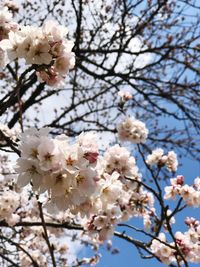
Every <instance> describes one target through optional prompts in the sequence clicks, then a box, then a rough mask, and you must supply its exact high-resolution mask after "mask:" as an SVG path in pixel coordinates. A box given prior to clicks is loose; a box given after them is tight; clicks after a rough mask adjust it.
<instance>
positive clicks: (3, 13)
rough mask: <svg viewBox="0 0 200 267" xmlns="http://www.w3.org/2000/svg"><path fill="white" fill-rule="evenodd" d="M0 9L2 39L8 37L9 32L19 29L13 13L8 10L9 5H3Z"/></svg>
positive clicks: (0, 35)
mask: <svg viewBox="0 0 200 267" xmlns="http://www.w3.org/2000/svg"><path fill="white" fill-rule="evenodd" d="M0 8H1V10H0V41H1V40H3V39H7V38H8V35H9V32H11V31H13V32H15V31H17V30H18V28H19V27H18V24H17V23H15V22H13V15H12V13H11V12H10V11H9V10H8V7H6V6H4V7H1V6H0Z"/></svg>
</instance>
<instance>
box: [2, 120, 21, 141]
mask: <svg viewBox="0 0 200 267" xmlns="http://www.w3.org/2000/svg"><path fill="white" fill-rule="evenodd" d="M1 132H2V133H3V134H4V135H5V136H6V137H8V138H10V139H11V140H12V141H16V140H17V137H18V134H19V132H18V131H17V130H14V129H9V128H8V126H7V125H5V124H2V123H0V144H3V145H4V144H5V140H4V138H3V137H2V136H1Z"/></svg>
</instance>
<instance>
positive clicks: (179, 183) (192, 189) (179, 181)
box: [164, 175, 200, 208]
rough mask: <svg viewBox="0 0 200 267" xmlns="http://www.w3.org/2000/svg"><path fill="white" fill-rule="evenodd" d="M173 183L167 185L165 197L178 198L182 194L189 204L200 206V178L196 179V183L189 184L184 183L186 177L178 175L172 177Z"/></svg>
mask: <svg viewBox="0 0 200 267" xmlns="http://www.w3.org/2000/svg"><path fill="white" fill-rule="evenodd" d="M170 182H171V185H170V186H166V187H165V195H164V198H165V199H176V197H177V196H178V195H180V196H181V197H182V198H183V200H184V201H185V203H186V204H187V205H188V206H193V207H195V208H198V207H199V206H200V178H199V177H197V178H195V180H194V184H193V185H192V186H189V185H188V184H184V177H183V176H182V175H178V176H177V177H176V178H173V179H170Z"/></svg>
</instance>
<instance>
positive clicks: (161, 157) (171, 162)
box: [146, 148, 178, 172]
mask: <svg viewBox="0 0 200 267" xmlns="http://www.w3.org/2000/svg"><path fill="white" fill-rule="evenodd" d="M146 163H147V164H148V165H157V166H159V167H163V166H166V167H167V169H168V171H170V172H175V171H176V170H177V166H178V160H177V156H176V154H175V153H174V151H169V152H168V153H167V154H164V150H163V149H162V148H157V149H155V150H153V151H152V154H150V155H148V156H147V159H146Z"/></svg>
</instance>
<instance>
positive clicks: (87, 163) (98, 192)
mask: <svg viewBox="0 0 200 267" xmlns="http://www.w3.org/2000/svg"><path fill="white" fill-rule="evenodd" d="M48 132H49V129H47V128H44V129H41V130H39V131H37V130H35V129H30V130H27V131H25V132H24V133H23V134H22V135H21V145H20V150H21V158H19V159H18V160H17V167H16V170H17V172H18V173H19V176H18V181H17V184H18V186H20V187H24V186H26V185H27V184H28V183H30V182H31V184H32V187H33V190H34V191H36V192H37V193H39V194H42V193H43V192H47V193H48V199H49V201H48V202H47V203H46V205H45V206H46V208H47V209H48V211H49V212H55V211H60V210H69V211H70V212H71V213H72V214H74V215H79V216H81V217H82V218H85V219H86V221H85V229H86V230H87V231H88V232H89V233H90V234H91V235H92V236H93V234H94V235H98V238H99V240H105V239H107V238H108V237H109V236H111V235H112V234H113V232H114V227H115V226H116V225H117V223H119V222H121V221H123V220H127V219H129V218H130V217H133V216H137V217H138V216H140V217H144V216H145V215H146V214H147V213H149V210H151V209H152V210H153V204H154V199H153V195H152V194H151V193H150V192H147V191H145V190H144V189H143V187H142V186H141V185H140V181H141V174H140V173H139V171H138V168H137V166H136V162H135V158H134V157H132V156H131V155H130V152H129V151H128V150H127V149H126V148H124V147H120V146H119V145H115V146H113V147H110V148H108V149H107V150H106V151H105V153H104V155H103V156H100V155H99V150H98V143H97V138H96V137H95V135H94V134H93V133H82V134H81V135H79V136H78V137H77V138H76V140H75V143H73V144H71V143H70V142H69V139H68V137H67V136H65V135H60V136H57V137H56V138H54V139H53V138H50V137H49V136H48Z"/></svg>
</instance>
